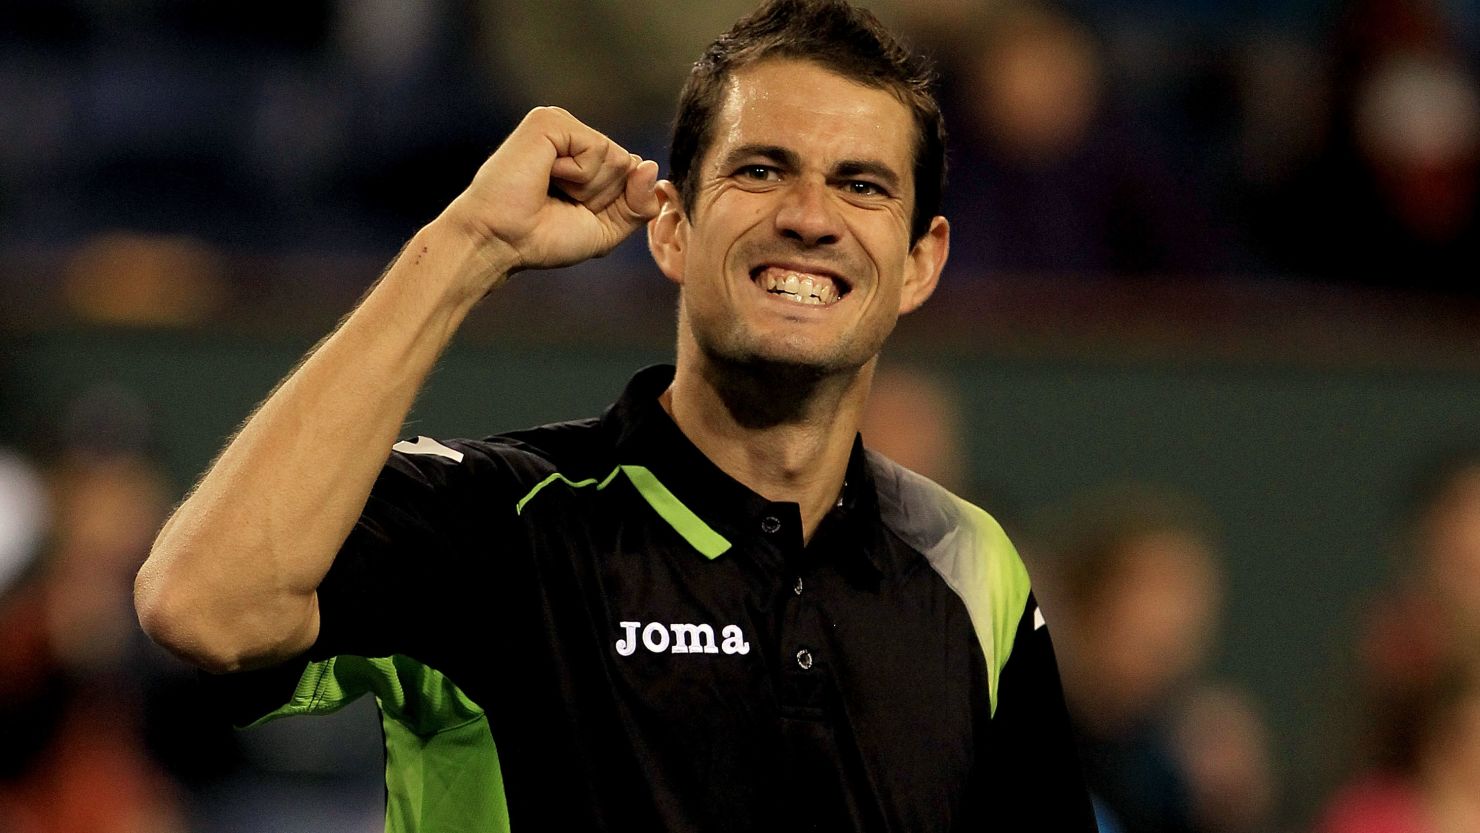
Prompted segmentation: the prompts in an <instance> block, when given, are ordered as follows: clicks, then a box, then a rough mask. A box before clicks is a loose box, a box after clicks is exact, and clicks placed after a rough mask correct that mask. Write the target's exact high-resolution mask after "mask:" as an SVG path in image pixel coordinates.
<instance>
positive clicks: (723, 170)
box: [649, 59, 949, 373]
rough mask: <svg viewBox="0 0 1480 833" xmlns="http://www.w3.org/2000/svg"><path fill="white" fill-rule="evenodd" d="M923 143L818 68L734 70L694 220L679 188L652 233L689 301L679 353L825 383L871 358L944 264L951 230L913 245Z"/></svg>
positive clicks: (908, 127) (938, 225) (910, 124)
mask: <svg viewBox="0 0 1480 833" xmlns="http://www.w3.org/2000/svg"><path fill="white" fill-rule="evenodd" d="M915 134H916V127H915V124H914V119H913V118H912V116H911V114H910V111H909V109H908V108H907V107H906V106H905V105H904V104H903V103H902V102H900V100H899V99H897V98H895V96H894V95H893V94H891V93H890V92H888V91H886V90H882V89H877V88H874V87H868V86H864V85H862V84H859V83H857V82H854V81H852V80H849V79H847V78H844V77H843V76H841V75H838V74H836V73H834V72H832V71H830V70H828V69H825V68H823V67H822V66H820V65H818V64H814V63H811V62H808V61H802V60H792V59H768V60H763V61H761V62H758V63H756V64H754V65H751V66H748V67H745V68H743V69H741V70H739V71H737V72H735V73H734V74H733V75H732V76H731V77H730V79H729V84H728V89H727V92H726V95H725V100H724V104H723V106H722V107H721V108H720V110H719V112H718V114H717V116H716V123H715V125H714V140H713V142H712V144H711V146H710V148H709V150H708V152H707V153H706V155H705V157H704V159H703V160H702V162H701V164H700V165H699V175H698V177H697V178H696V191H695V199H694V209H693V213H692V216H684V214H683V210H682V204H681V201H680V200H679V198H678V195H677V193H676V192H675V191H674V189H673V187H672V186H671V185H669V184H667V183H664V185H663V186H662V189H661V197H662V199H663V209H662V211H661V213H660V214H659V216H658V218H657V219H655V220H654V221H653V222H652V224H651V225H650V227H649V245H650V247H651V249H652V252H653V257H654V259H655V260H657V262H658V265H659V267H660V268H661V269H662V270H663V273H664V274H665V275H667V276H668V277H669V278H670V279H671V280H673V281H674V282H676V283H678V284H679V285H680V286H681V287H682V290H683V291H682V301H681V305H680V314H679V340H680V356H682V355H683V354H684V349H685V346H690V347H697V348H698V349H699V351H700V352H701V353H702V354H703V355H704V356H705V357H707V358H708V359H711V360H723V361H728V362H735V363H741V364H747V365H756V364H759V365H766V364H776V365H787V366H794V367H807V368H813V369H815V370H817V371H819V372H821V373H836V372H843V371H849V370H853V369H856V368H859V367H861V366H863V365H864V364H865V363H867V362H868V361H869V360H870V359H872V358H873V357H874V356H875V355H876V354H877V353H878V352H879V349H880V348H881V347H882V346H883V343H884V339H885V338H886V337H887V336H888V335H889V333H890V331H891V330H893V328H894V324H895V321H896V320H897V319H898V317H899V316H900V315H901V314H903V313H906V312H909V311H911V310H913V309H915V308H916V307H918V306H919V305H920V304H921V303H923V302H924V300H925V299H926V298H927V297H928V296H929V295H930V292H931V291H932V290H933V289H934V287H935V283H936V280H937V278H938V277H939V275H940V269H941V267H942V266H943V265H944V263H945V257H946V251H947V245H948V238H949V229H948V226H947V224H946V221H945V219H944V218H942V217H936V218H935V219H934V221H933V222H932V224H931V227H930V230H929V231H928V232H927V233H926V234H925V235H924V236H923V237H921V239H920V240H919V241H918V242H917V243H916V244H915V245H914V246H913V247H911V245H910V217H911V210H912V208H913V202H914V182H913V158H914V147H915V141H916V139H915Z"/></svg>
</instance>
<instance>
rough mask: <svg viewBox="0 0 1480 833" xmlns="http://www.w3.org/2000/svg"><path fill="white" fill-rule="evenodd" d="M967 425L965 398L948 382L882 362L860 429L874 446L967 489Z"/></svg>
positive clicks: (953, 487) (919, 470) (957, 489)
mask: <svg viewBox="0 0 1480 833" xmlns="http://www.w3.org/2000/svg"><path fill="white" fill-rule="evenodd" d="M961 429H962V425H961V406H960V403H959V402H958V401H957V397H956V394H955V392H954V391H952V390H951V389H950V388H949V387H947V386H946V384H945V383H944V382H942V381H941V380H940V379H936V378H934V377H931V376H930V375H928V374H926V373H924V372H923V371H920V370H918V369H916V368H913V367H909V366H906V365H880V366H879V368H878V370H877V371H876V372H875V374H874V384H873V388H872V389H871V390H870V392H869V400H868V408H867V409H866V410H865V411H864V414H863V425H862V426H861V429H860V433H861V434H862V435H863V439H864V442H865V443H867V444H868V446H869V448H871V449H873V450H874V451H877V452H879V453H880V454H883V455H884V456H885V457H888V458H889V459H891V460H893V461H894V462H896V463H899V464H900V465H901V466H904V467H905V468H907V469H909V470H911V471H913V472H916V473H918V474H923V475H925V476H926V477H928V478H930V479H931V480H934V481H935V482H937V483H939V484H940V485H942V486H944V487H946V488H947V489H950V490H951V491H953V492H955V493H957V494H963V491H962V490H963V489H964V488H965V487H966V486H967V483H966V479H967V478H966V474H967V472H966V447H965V444H964V443H963V441H962V434H961ZM985 508H987V509H988V511H991V507H985Z"/></svg>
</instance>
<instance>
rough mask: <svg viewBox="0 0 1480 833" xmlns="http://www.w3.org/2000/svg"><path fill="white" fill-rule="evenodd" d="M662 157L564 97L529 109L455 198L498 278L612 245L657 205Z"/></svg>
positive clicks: (454, 208) (456, 217) (452, 214)
mask: <svg viewBox="0 0 1480 833" xmlns="http://www.w3.org/2000/svg"><path fill="white" fill-rule="evenodd" d="M657 179H658V164H657V163H656V162H653V161H651V160H644V159H641V158H639V157H638V156H636V155H634V154H630V153H628V152H627V151H626V150H624V149H623V148H622V147H621V146H620V145H618V144H617V143H616V142H613V141H612V140H611V139H608V138H607V137H606V136H604V135H602V134H601V133H600V132H598V131H596V130H593V129H592V128H590V127H588V126H586V125H585V124H582V123H581V122H580V121H579V120H578V119H576V118H575V117H574V116H572V115H571V114H570V113H568V112H566V111H565V110H562V109H560V108H559V107H540V108H537V109H535V110H532V111H530V113H529V115H527V116H525V117H524V120H523V121H521V122H520V123H519V126H518V127H516V128H515V129H514V132H513V133H510V134H509V138H507V139H505V140H504V143H503V144H502V145H500V146H499V148H498V150H496V151H494V153H493V155H492V156H490V157H489V158H488V160H487V161H485V162H484V163H483V165H482V167H480V168H479V169H478V173H477V175H476V176H474V177H473V182H472V184H471V185H469V186H468V188H467V190H465V191H463V193H462V194H460V195H459V196H458V197H457V199H455V200H453V202H452V204H451V205H450V206H448V209H447V212H445V213H444V215H443V218H444V219H449V220H453V221H454V222H456V223H458V224H459V225H461V226H462V227H463V228H465V229H466V230H467V231H469V232H471V233H472V234H473V236H474V239H476V240H478V241H479V245H480V246H481V247H483V249H484V252H485V254H486V257H487V259H488V263H489V265H490V267H491V269H490V273H489V274H487V275H486V278H487V280H488V287H487V288H490V289H491V288H492V287H493V286H494V285H496V284H497V283H498V282H499V281H500V280H502V279H503V278H504V277H506V276H507V275H509V274H512V273H514V272H517V271H520V270H523V269H545V268H550V267H556V266H569V265H571V264H574V263H580V262H581V261H583V260H587V259H589V258H593V257H600V256H602V255H604V254H606V253H607V252H609V251H611V250H612V248H613V247H615V246H616V245H617V244H618V243H620V242H622V240H623V239H624V238H626V237H627V235H629V234H631V233H632V232H633V231H634V230H636V229H637V228H639V227H641V226H642V225H643V224H644V223H646V222H647V221H648V220H649V219H651V218H652V217H653V216H655V215H656V214H657V212H658V198H657V196H656V194H655V193H654V189H655V187H656V183H657Z"/></svg>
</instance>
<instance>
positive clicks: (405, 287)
mask: <svg viewBox="0 0 1480 833" xmlns="http://www.w3.org/2000/svg"><path fill="white" fill-rule="evenodd" d="M499 269H500V266H499V265H498V264H494V263H491V262H490V260H489V259H488V258H486V257H484V256H482V255H480V254H479V253H478V251H477V250H476V247H475V246H474V245H473V243H472V238H471V236H470V235H468V234H466V233H465V231H464V230H463V229H461V228H459V227H458V226H456V224H453V223H450V222H449V221H448V220H446V219H445V218H443V219H439V220H438V221H435V222H433V223H432V224H431V225H429V226H427V227H426V228H424V229H422V230H421V231H420V232H418V234H417V235H416V236H415V237H413V238H412V240H411V242H410V243H409V244H408V245H407V246H406V248H405V250H404V251H403V252H402V253H401V255H400V257H398V258H397V260H396V261H395V263H394V264H392V266H391V268H390V269H389V270H388V271H387V272H386V274H385V276H384V277H383V278H382V279H381V280H380V281H379V282H378V283H377V285H376V286H375V288H374V289H373V290H372V291H371V292H370V293H369V294H368V295H367V296H366V297H365V299H364V300H363V301H362V302H361V304H360V305H359V307H358V308H357V309H355V311H354V312H353V313H352V314H351V315H349V316H348V317H347V318H346V319H345V320H344V321H343V322H342V323H341V325H340V326H339V328H338V329H336V330H335V332H334V333H333V334H332V335H330V336H329V338H327V339H326V340H325V341H323V342H322V343H321V344H320V345H319V346H318V347H317V348H316V349H315V350H314V351H312V352H311V353H310V354H309V356H308V357H307V358H306V359H305V360H304V361H303V363H302V364H301V365H299V367H298V368H297V369H296V370H294V371H293V373H292V374H291V375H290V376H289V377H288V378H287V379H286V380H284V381H283V383H282V384H281V385H280V386H279V387H278V388H277V390H275V391H274V392H273V393H272V395H271V396H269V397H268V399H267V400H266V401H265V402H264V403H263V404H262V405H261V407H260V408H259V409H258V410H257V412H256V413H255V414H253V415H252V417H251V418H250V419H249V420H248V421H247V423H246V424H245V425H244V426H243V428H242V429H241V431H240V432H239V433H238V434H237V436H236V437H235V438H234V439H232V440H231V442H230V443H229V444H228V445H227V447H226V449H225V450H224V451H223V452H222V453H221V455H220V456H219V457H218V458H217V460H216V461H215V463H214V464H213V465H212V466H211V468H210V470H209V471H208V472H207V473H206V475H205V476H204V477H203V478H202V479H201V481H200V483H199V484H198V485H197V486H196V488H195V489H194V491H193V492H192V493H191V495H190V496H189V498H188V499H187V500H185V502H184V503H182V504H181V505H180V506H179V508H177V509H176V510H175V512H174V514H173V515H172V516H171V517H170V519H169V520H168V522H166V524H165V525H164V528H163V529H162V530H161V531H160V534H159V536H158V538H157V539H156V541H155V543H154V547H153V549H152V551H151V552H150V555H149V559H148V561H147V562H146V563H145V564H144V567H143V568H142V569H141V570H140V572H139V576H138V580H137V582H136V585H135V598H136V604H137V606H138V611H139V616H140V621H141V622H142V623H143V625H144V628H145V630H146V631H147V632H148V633H149V635H150V636H151V637H153V638H154V639H155V640H157V641H159V642H160V643H161V644H163V645H164V646H165V647H167V648H169V649H171V650H172V651H174V652H175V653H177V654H180V655H181V656H183V657H185V658H186V659H189V660H191V661H193V662H195V663H197V664H200V665H202V666H204V667H207V668H210V669H212V670H234V669H236V668H239V667H245V666H249V665H255V664H262V663H266V662H272V661H275V660H280V659H284V658H286V657H288V656H292V655H294V654H296V653H299V652H301V651H302V650H304V649H306V648H307V647H308V646H309V645H311V644H312V643H313V640H314V638H315V637H316V635H317V632H318V607H317V600H316V597H315V594H314V590H315V588H316V587H317V586H318V584H319V582H320V581H321V580H322V579H323V577H324V575H325V574H326V573H327V572H328V570H329V567H330V565H331V564H332V563H333V560H334V556H335V554H336V553H337V551H338V549H339V547H340V545H341V544H342V543H343V542H344V539H345V537H346V536H347V535H348V534H349V531H350V529H351V528H352V527H353V525H354V523H355V520H356V518H357V517H358V515H359V513H360V511H361V509H362V508H363V507H364V505H365V500H366V498H367V496H368V495H369V493H370V489H371V486H372V485H373V484H374V482H375V478H376V475H377V474H378V473H379V471H380V469H381V467H382V465H383V464H384V462H385V456H386V454H387V453H388V449H389V448H390V446H391V444H392V443H393V442H394V441H395V439H396V437H397V434H398V433H399V431H400V428H401V425H402V423H403V422H404V420H405V417H406V414H407V412H408V411H409V410H410V408H411V405H412V402H413V401H414V399H415V397H416V394H417V392H418V390H419V389H420V388H421V386H422V384H423V382H424V381H425V379H426V377H427V374H428V373H429V372H430V371H431V368H432V366H433V365H434V363H435V362H436V360H437V358H438V357H439V356H440V355H441V353H442V351H443V350H444V349H445V348H446V346H447V344H448V342H449V341H450V340H451V338H452V336H453V334H454V332H455V331H456V329H457V327H458V325H459V324H460V323H461V322H462V320H463V318H464V317H465V316H466V314H467V312H468V311H469V310H470V309H471V308H472V306H473V305H474V304H475V303H476V302H477V300H478V297H479V296H481V294H482V292H483V291H484V289H485V288H486V287H488V286H490V285H491V284H492V283H496V282H497V281H498V280H500V279H501V278H502V274H495V275H493V276H492V278H491V279H490V276H489V274H488V273H489V272H490V271H494V272H497V271H498V270H499Z"/></svg>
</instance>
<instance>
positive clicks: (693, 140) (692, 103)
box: [668, 0, 946, 245]
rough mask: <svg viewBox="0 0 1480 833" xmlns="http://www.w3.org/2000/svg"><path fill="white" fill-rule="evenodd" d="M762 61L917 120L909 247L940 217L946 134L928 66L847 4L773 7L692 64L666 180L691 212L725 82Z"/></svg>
mask: <svg viewBox="0 0 1480 833" xmlns="http://www.w3.org/2000/svg"><path fill="white" fill-rule="evenodd" d="M765 58H794V59H800V60H807V61H812V62H815V63H817V64H820V65H821V66H823V67H825V68H827V69H829V70H831V71H833V72H836V73H838V74H839V75H841V76H843V77H845V78H848V79H850V80H853V81H857V82H858V83H861V84H866V85H868V86H870V87H877V88H879V89H884V90H887V91H889V92H891V93H893V94H894V95H895V96H896V97H898V98H899V100H900V101H901V102H902V103H904V104H905V105H906V106H908V107H909V109H910V112H911V113H912V114H913V115H914V117H915V127H916V133H917V136H916V142H915V159H914V179H915V206H914V213H913V215H912V216H911V218H910V243H911V245H913V244H914V243H915V241H918V240H919V239H920V237H921V236H922V235H924V234H925V232H926V231H927V230H928V229H929V228H930V221H931V220H932V219H933V218H934V217H935V215H936V214H938V213H940V201H941V194H942V193H943V192H944V190H945V180H946V128H945V120H944V119H943V118H942V117H941V113H940V105H939V104H937V103H936V101H935V96H934V94H933V93H932V91H931V86H932V85H933V84H934V81H935V73H934V72H933V71H932V69H931V67H930V64H929V62H928V61H927V60H926V59H925V58H924V57H923V56H920V55H917V54H915V53H913V52H911V51H910V50H909V49H908V48H907V47H906V46H905V45H904V44H903V43H902V42H901V41H900V40H899V38H897V37H895V36H894V35H893V34H892V33H890V32H889V30H888V29H886V28H884V25H883V24H881V23H880V22H879V20H878V18H876V17H874V16H873V14H872V13H871V12H869V11H867V10H865V9H859V8H855V7H853V6H851V5H849V4H848V3H847V2H844V0H770V2H767V3H766V4H765V5H763V6H761V7H760V8H759V9H756V10H755V11H754V12H751V13H750V14H749V15H746V16H745V17H743V18H741V19H740V20H739V22H737V23H736V24H735V25H734V26H733V27H731V28H730V31H728V32H726V33H724V34H723V35H720V36H719V38H718V39H716V40H715V41H714V42H713V43H711V44H710V45H709V48H707V49H705V50H704V54H703V55H702V56H701V57H700V58H699V60H698V61H697V62H695V64H694V68H693V70H692V71H690V72H689V79H688V81H687V82H685V84H684V87H683V92H682V93H680V94H679V98H678V115H677V117H675V119H674V122H673V144H672V147H671V149H670V155H669V164H668V167H669V176H671V177H672V179H673V183H674V185H675V186H676V187H677V188H678V193H679V196H680V197H681V198H682V199H683V206H684V211H685V212H688V213H692V212H693V209H694V193H695V182H694V179H695V175H696V171H695V168H696V167H697V165H698V163H699V161H700V160H702V159H703V158H704V154H705V153H706V152H708V150H709V146H710V144H711V143H712V142H713V140H714V131H713V125H714V118H715V114H716V113H717V112H718V111H719V108H720V107H721V106H722V105H723V103H724V92H725V82H726V80H727V79H728V78H729V77H730V75H731V74H732V73H733V72H735V71H736V70H738V69H741V68H743V67H746V66H749V65H751V64H754V63H756V62H758V61H760V60H762V59H765Z"/></svg>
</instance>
